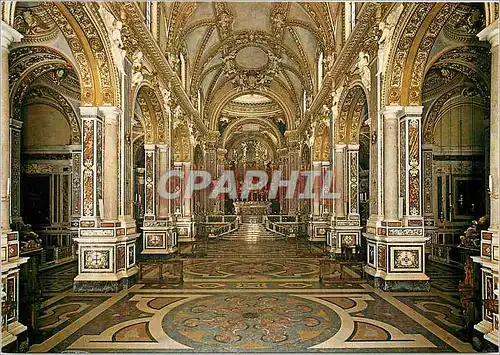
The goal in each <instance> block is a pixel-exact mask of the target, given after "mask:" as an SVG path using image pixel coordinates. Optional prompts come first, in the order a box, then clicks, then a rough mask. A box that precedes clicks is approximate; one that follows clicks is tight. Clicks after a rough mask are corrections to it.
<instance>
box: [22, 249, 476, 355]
mask: <svg viewBox="0 0 500 355" xmlns="http://www.w3.org/2000/svg"><path fill="white" fill-rule="evenodd" d="M281 243H284V242H281ZM224 244H225V246H226V247H227V245H226V243H224ZM216 246H217V242H216V243H214V244H213V245H212V246H211V248H214V247H216ZM240 247H242V250H246V251H248V250H250V249H252V248H253V249H252V250H253V251H254V253H253V254H251V255H250V256H248V255H247V256H245V254H244V253H238V252H237V248H236V247H235V248H229V247H228V248H226V249H225V251H226V253H228V254H227V255H226V256H225V257H224V258H214V256H213V255H208V256H207V257H205V258H188V259H186V260H185V262H184V263H185V266H184V276H185V277H184V282H183V283H182V284H147V285H145V284H136V285H134V286H132V287H131V288H129V289H128V290H124V291H122V292H120V293H117V294H78V293H74V292H72V291H71V289H68V290H66V291H64V292H61V293H59V294H57V295H55V296H53V297H50V298H48V299H47V300H45V301H44V303H43V306H42V307H43V310H42V311H43V316H42V318H41V319H40V320H39V327H40V329H41V334H40V337H39V339H38V344H36V345H34V346H32V347H31V349H30V351H31V352H176V353H177V352H332V351H335V352H369V353H371V352H472V347H471V346H470V345H469V344H467V343H465V342H463V341H461V339H460V337H461V334H462V332H461V330H462V326H463V317H462V314H461V310H460V303H459V301H458V298H457V297H456V296H457V295H456V292H455V291H456V290H451V289H449V288H451V285H445V286H443V287H441V288H438V287H433V288H432V291H431V292H418V293H415V292H412V293H401V292H400V293H387V292H382V291H380V290H376V289H374V288H372V287H371V286H369V285H368V284H366V283H364V282H359V281H357V282H353V281H352V280H351V281H349V280H346V281H341V282H333V283H330V284H321V283H320V282H319V258H314V257H312V254H311V252H310V250H309V248H308V247H306V246H300V248H299V249H300V250H301V252H300V253H298V254H295V257H293V258H290V257H283V254H281V255H280V254H279V252H277V250H278V249H279V247H280V245H276V244H274V245H273V246H272V248H271V249H270V251H271V252H270V253H269V255H271V256H269V255H268V257H267V258H263V253H264V254H265V247H257V246H255V245H254V246H249V245H247V246H241V245H240ZM281 247H283V248H284V250H288V249H287V248H285V247H286V245H285V244H283V245H281ZM295 250H297V249H295ZM288 252H289V251H287V253H288ZM273 253H274V254H273ZM279 256H281V257H279ZM70 270H71V267H70V266H68V267H66V268H63V269H62V270H61V271H60V272H61V273H62V275H67V273H69V272H70ZM430 270H431V273H432V272H436V273H437V274H438V275H440V272H443V270H441V268H440V266H438V265H435V266H431V267H430ZM444 271H445V270H444ZM352 272H353V273H354V271H352ZM437 280H439V278H438V279H437ZM437 284H438V285H439V282H438V283H437ZM433 286H434V285H433ZM60 287H62V286H60Z"/></svg>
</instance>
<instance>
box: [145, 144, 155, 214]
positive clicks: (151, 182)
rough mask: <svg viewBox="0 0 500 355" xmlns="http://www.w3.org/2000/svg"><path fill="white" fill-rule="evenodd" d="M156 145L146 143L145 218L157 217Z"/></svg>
mask: <svg viewBox="0 0 500 355" xmlns="http://www.w3.org/2000/svg"><path fill="white" fill-rule="evenodd" d="M156 153H157V152H156V145H155V144H144V154H145V173H144V176H145V185H144V210H145V211H144V212H145V213H144V219H145V220H155V219H156V164H157V161H156V160H157V159H156Z"/></svg>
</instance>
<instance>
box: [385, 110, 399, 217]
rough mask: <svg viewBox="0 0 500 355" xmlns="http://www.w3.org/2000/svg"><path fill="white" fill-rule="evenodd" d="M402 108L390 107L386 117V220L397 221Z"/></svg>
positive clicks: (386, 111)
mask: <svg viewBox="0 0 500 355" xmlns="http://www.w3.org/2000/svg"><path fill="white" fill-rule="evenodd" d="M400 111H401V107H400V106H388V107H386V108H385V109H384V111H383V116H384V160H383V162H384V219H385V220H386V221H397V220H398V210H399V199H398V181H399V179H398V176H399V175H398V154H399V153H398V115H399V112H400Z"/></svg>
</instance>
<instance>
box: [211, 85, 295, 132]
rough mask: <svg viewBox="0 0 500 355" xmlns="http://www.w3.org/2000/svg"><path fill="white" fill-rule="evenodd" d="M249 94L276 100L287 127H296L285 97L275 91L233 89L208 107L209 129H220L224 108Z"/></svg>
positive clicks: (215, 99) (214, 100)
mask: <svg viewBox="0 0 500 355" xmlns="http://www.w3.org/2000/svg"><path fill="white" fill-rule="evenodd" d="M247 94H258V95H262V96H265V97H267V98H269V99H271V100H274V101H275V102H276V103H277V104H278V105H279V106H280V108H281V109H282V110H283V112H284V113H285V121H286V125H287V127H290V129H291V128H292V127H295V122H294V119H293V117H294V114H293V112H292V111H291V110H290V105H291V104H290V103H287V102H286V101H285V98H283V96H281V95H279V94H278V93H276V92H275V91H274V90H267V91H265V92H264V91H258V90H257V91H256V90H241V89H238V88H233V89H231V90H229V91H228V92H225V93H224V94H223V96H222V97H221V98H214V99H213V100H212V102H214V104H213V105H212V106H211V107H207V109H206V111H205V112H206V114H207V116H208V117H210V121H209V128H210V129H211V130H217V129H218V119H219V116H220V114H221V112H222V110H223V109H224V107H225V106H226V105H227V104H228V103H229V102H230V101H232V100H234V99H236V98H237V97H239V96H243V95H247Z"/></svg>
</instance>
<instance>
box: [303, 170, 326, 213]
mask: <svg viewBox="0 0 500 355" xmlns="http://www.w3.org/2000/svg"><path fill="white" fill-rule="evenodd" d="M312 167H313V175H312V176H309V177H308V179H314V180H313V181H310V182H309V183H310V184H312V185H311V186H312V193H313V194H314V198H312V199H311V203H312V214H313V216H321V211H320V207H321V203H320V202H321V201H320V200H321V191H320V189H318V188H317V186H318V184H317V182H318V181H319V179H318V178H315V177H316V176H320V177H321V172H322V169H321V167H322V163H321V162H320V161H313V163H312ZM307 185H308V184H307V183H306V186H305V187H308V186H307ZM304 192H305V191H304ZM304 201H305V200H304Z"/></svg>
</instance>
